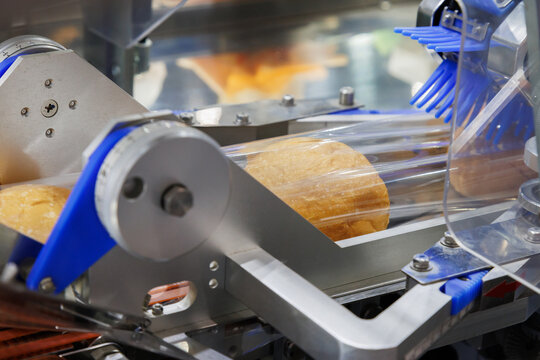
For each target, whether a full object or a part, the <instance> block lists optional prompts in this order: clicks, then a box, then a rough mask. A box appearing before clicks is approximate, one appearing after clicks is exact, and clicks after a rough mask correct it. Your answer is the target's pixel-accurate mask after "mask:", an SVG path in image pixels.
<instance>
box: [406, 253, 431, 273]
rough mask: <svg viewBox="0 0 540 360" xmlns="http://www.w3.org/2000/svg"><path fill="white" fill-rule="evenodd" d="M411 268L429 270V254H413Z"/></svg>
mask: <svg viewBox="0 0 540 360" xmlns="http://www.w3.org/2000/svg"><path fill="white" fill-rule="evenodd" d="M411 268H412V269H413V270H416V271H429V270H431V265H430V263H429V256H427V255H426V254H416V255H414V256H413V261H412V263H411Z"/></svg>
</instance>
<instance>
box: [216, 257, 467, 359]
mask: <svg viewBox="0 0 540 360" xmlns="http://www.w3.org/2000/svg"><path fill="white" fill-rule="evenodd" d="M226 274H227V276H226V284H225V288H226V290H227V291H228V292H229V293H230V294H232V295H233V296H235V297H236V298H237V299H238V300H240V301H242V302H243V303H244V304H245V305H247V306H248V307H249V308H250V309H252V310H253V311H254V312H255V313H257V314H258V315H260V316H261V317H262V318H264V319H265V320H266V321H268V322H269V323H270V324H271V325H273V326H274V327H276V328H277V329H278V330H279V331H280V332H281V333H282V334H283V335H284V336H286V337H287V338H289V339H291V340H292V341H293V342H295V343H296V344H297V345H298V346H300V347H301V348H302V349H303V350H304V351H306V352H307V353H309V354H310V355H311V356H313V357H314V358H316V359H358V358H362V359H388V358H405V359H412V358H417V357H418V356H420V355H421V354H422V353H423V352H424V351H425V350H426V349H427V348H428V347H429V346H430V345H431V344H432V343H433V342H434V341H436V340H437V338H438V337H440V336H441V335H442V334H443V333H444V332H445V331H446V330H448V328H449V327H450V326H451V325H452V324H453V323H454V320H456V319H457V318H456V317H452V316H451V315H450V305H451V298H450V297H449V296H447V295H445V294H443V293H442V292H440V291H439V288H440V287H441V285H442V283H435V284H431V285H416V286H415V287H413V288H412V289H411V290H410V291H408V292H407V293H406V294H405V295H403V296H402V297H401V298H400V299H399V300H397V301H396V302H395V303H394V304H393V305H392V306H390V307H389V308H388V309H386V310H385V311H384V312H383V313H381V314H380V315H379V316H377V317H376V318H374V319H370V320H364V319H360V318H358V317H356V316H355V315H354V314H352V313H351V312H349V311H348V310H347V309H346V308H344V307H343V306H341V305H340V304H338V303H337V302H336V301H335V300H333V299H332V298H330V297H329V296H327V295H326V294H324V293H323V292H322V291H321V290H319V289H317V288H316V287H315V286H313V285H312V284H311V283H309V282H308V281H307V280H305V279H304V278H302V277H301V276H300V275H298V274H297V273H295V272H294V271H292V270H291V269H289V268H288V267H287V266H286V265H285V264H283V263H282V262H280V261H279V260H277V259H275V258H274V257H273V256H272V255H270V254H268V253H267V252H265V251H264V250H262V249H260V248H256V249H253V250H250V251H245V252H241V253H236V254H232V255H229V256H228V261H227V268H226Z"/></svg>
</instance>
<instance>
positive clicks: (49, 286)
mask: <svg viewBox="0 0 540 360" xmlns="http://www.w3.org/2000/svg"><path fill="white" fill-rule="evenodd" d="M39 290H41V291H43V292H44V293H47V294H50V293H52V292H54V290H56V285H54V282H53V280H52V278H51V277H50V276H48V277H46V278H43V279H41V281H40V282H39Z"/></svg>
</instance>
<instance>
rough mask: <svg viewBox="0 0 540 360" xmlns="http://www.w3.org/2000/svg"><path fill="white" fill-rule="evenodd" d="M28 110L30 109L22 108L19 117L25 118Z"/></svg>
mask: <svg viewBox="0 0 540 360" xmlns="http://www.w3.org/2000/svg"><path fill="white" fill-rule="evenodd" d="M29 110H30V109H28V108H27V107H23V108H22V109H21V115H22V116H27V115H28V111H29Z"/></svg>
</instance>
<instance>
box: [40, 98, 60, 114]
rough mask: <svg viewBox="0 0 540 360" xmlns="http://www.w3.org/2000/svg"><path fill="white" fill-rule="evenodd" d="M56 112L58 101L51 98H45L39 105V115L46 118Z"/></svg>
mask: <svg viewBox="0 0 540 360" xmlns="http://www.w3.org/2000/svg"><path fill="white" fill-rule="evenodd" d="M57 112H58V103H57V102H56V101H54V100H53V99H49V100H46V101H45V102H44V103H43V105H41V115H43V116H45V117H46V118H50V117H53V116H54V115H56V113H57Z"/></svg>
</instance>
